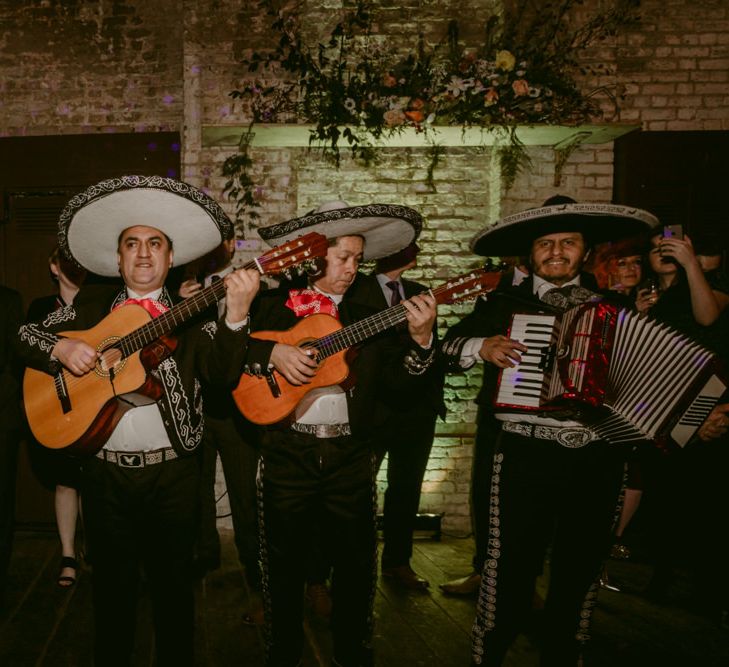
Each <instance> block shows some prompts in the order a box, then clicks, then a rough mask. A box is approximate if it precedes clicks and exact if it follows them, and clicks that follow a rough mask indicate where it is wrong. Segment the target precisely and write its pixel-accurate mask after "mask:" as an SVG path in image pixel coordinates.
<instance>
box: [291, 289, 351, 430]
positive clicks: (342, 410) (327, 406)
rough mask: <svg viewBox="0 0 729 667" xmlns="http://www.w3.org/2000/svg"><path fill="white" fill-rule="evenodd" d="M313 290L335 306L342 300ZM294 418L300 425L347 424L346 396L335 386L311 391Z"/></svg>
mask: <svg viewBox="0 0 729 667" xmlns="http://www.w3.org/2000/svg"><path fill="white" fill-rule="evenodd" d="M313 289H315V290H316V291H317V292H321V293H322V294H324V296H327V297H329V298H330V299H331V300H332V301H333V302H334V303H335V304H336V305H337V306H339V304H340V303H341V302H342V299H343V298H344V295H343V294H327V293H326V292H324V291H323V290H320V289H317V288H316V287H314V288H313ZM294 418H295V421H297V422H299V423H300V424H347V423H348V422H349V410H348V409H347V396H346V394H345V393H344V390H343V389H342V388H341V387H340V386H339V385H337V384H335V385H332V386H330V387H318V388H316V389H312V390H311V391H310V392H309V393H307V394H306V396H304V398H303V399H302V400H301V401H300V402H299V404H298V405H297V406H296V410H295V411H294Z"/></svg>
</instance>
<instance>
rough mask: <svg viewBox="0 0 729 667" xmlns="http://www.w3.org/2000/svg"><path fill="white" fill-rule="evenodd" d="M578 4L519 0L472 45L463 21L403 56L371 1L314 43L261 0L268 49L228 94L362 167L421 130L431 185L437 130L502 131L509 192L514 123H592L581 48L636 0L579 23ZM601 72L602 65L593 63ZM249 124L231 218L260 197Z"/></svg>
mask: <svg viewBox="0 0 729 667" xmlns="http://www.w3.org/2000/svg"><path fill="white" fill-rule="evenodd" d="M583 2H584V0H554V1H552V2H549V1H545V2H540V1H539V0H536V1H535V0H515V1H514V2H512V3H505V4H507V5H509V7H508V8H506V9H504V11H503V13H501V14H499V15H496V14H494V15H492V16H489V17H487V18H486V19H485V21H484V22H483V26H484V27H483V32H482V34H481V39H480V42H479V43H478V44H475V45H465V44H463V43H462V41H461V39H460V34H459V25H458V22H457V21H455V20H453V21H450V23H449V24H448V30H447V34H446V35H445V36H444V38H443V39H442V40H441V41H440V42H439V43H437V44H436V45H435V46H432V47H429V46H427V45H426V42H425V39H424V37H423V35H421V36H420V38H419V39H418V44H417V47H416V48H415V50H414V51H412V52H410V53H407V54H405V55H404V56H403V55H402V52H400V54H399V55H398V52H396V51H393V50H391V49H389V48H382V46H381V45H382V41H381V39H378V38H376V36H375V35H374V34H373V30H372V26H373V20H374V13H373V8H372V5H373V3H372V2H370V1H366V0H359V1H358V2H357V4H356V6H355V7H354V8H353V9H351V10H349V11H345V12H344V14H343V17H342V19H341V21H340V22H338V23H337V25H336V26H335V27H334V29H333V30H332V32H331V34H330V35H329V39H328V40H327V41H326V42H323V43H319V44H317V45H316V46H315V47H309V46H307V45H306V44H305V42H304V41H303V39H302V30H301V25H300V18H301V17H300V15H299V14H298V11H297V10H293V11H285V10H284V9H283V5H282V6H279V5H278V3H277V2H276V0H262V2H260V6H261V7H262V8H263V9H265V11H266V12H267V13H268V14H269V15H270V16H271V17H272V20H273V24H272V27H273V30H274V31H275V32H277V33H278V35H279V39H278V42H277V45H276V46H275V48H272V49H271V50H269V51H266V52H258V51H257V52H254V53H253V54H252V55H251V56H250V58H248V59H247V60H246V61H245V63H244V64H245V65H246V66H247V69H248V72H249V74H250V77H248V78H246V80H245V81H244V82H243V85H242V86H241V88H240V89H239V90H234V91H232V92H231V93H230V95H231V96H232V97H233V98H236V99H242V100H245V101H246V104H247V108H248V109H249V110H250V116H251V121H252V122H251V128H252V127H253V125H254V124H255V123H281V122H284V123H286V122H288V123H307V124H311V125H313V126H314V127H313V129H311V134H310V138H309V145H310V147H312V148H317V149H318V150H320V151H321V152H322V154H323V155H324V156H325V157H327V158H328V159H330V160H331V162H332V163H333V164H334V165H336V166H339V162H340V157H341V150H342V148H343V147H345V148H346V149H348V150H349V152H350V154H351V156H352V157H353V158H354V159H355V160H358V161H360V162H362V163H363V164H366V165H368V164H370V163H371V162H372V161H373V160H374V159H375V156H376V148H375V142H377V140H379V139H381V138H387V137H388V136H391V135H393V134H395V133H398V132H402V131H403V130H404V129H406V128H413V129H414V130H415V131H416V132H422V133H424V135H425V137H426V138H427V141H428V143H430V144H431V151H430V158H431V163H430V166H429V169H428V171H427V179H426V180H427V182H428V184H429V185H430V187H431V188H433V189H434V180H433V174H434V170H435V168H436V166H437V162H438V160H439V158H440V157H441V155H442V152H443V150H442V148H441V147H439V146H438V144H437V133H438V126H444V125H445V126H460V127H461V128H463V129H467V128H472V127H477V128H484V129H486V130H488V131H490V132H494V133H497V135H498V138H499V142H498V143H499V145H500V148H499V151H500V162H501V169H502V180H503V182H504V183H505V186H506V187H507V189H508V188H509V187H510V186H511V185H512V184H513V182H514V179H515V178H516V176H517V175H518V173H519V172H520V171H521V170H522V169H525V168H527V167H528V166H529V156H528V154H527V151H526V149H525V147H524V145H523V144H522V143H521V142H520V141H519V139H518V136H517V132H516V130H517V128H518V127H519V126H520V125H536V124H550V125H575V124H580V123H584V122H589V121H594V120H595V119H596V118H597V117H598V116H599V112H598V105H597V103H596V99H595V97H594V96H593V94H592V93H591V92H587V93H583V92H582V91H581V90H580V88H579V87H578V85H577V82H576V78H575V77H576V76H577V74H578V73H583V74H584V73H585V70H584V69H582V70H581V69H580V67H579V62H578V58H579V56H580V53H581V52H582V51H583V50H584V49H585V48H586V47H588V46H590V45H592V44H594V43H595V42H597V41H598V40H602V39H604V38H605V37H607V36H609V35H613V34H615V32H616V31H617V30H618V28H620V27H621V26H624V25H626V24H628V23H631V22H635V21H636V20H637V17H636V14H635V5H636V4H637V3H636V2H635V0H614V1H613V2H612V4H611V6H610V7H609V8H608V9H606V10H605V11H602V12H600V13H598V14H596V15H594V16H591V17H589V18H587V19H585V20H584V21H582V22H580V23H577V22H576V19H575V17H574V14H575V12H573V11H572V10H574V9H575V8H578V7H580V6H581V5H583ZM595 69H596V70H598V71H600V70H604V66H602V65H597V66H595V67H594V68H593V70H595ZM250 136H251V135H250V129H249V133H248V135H247V138H246V137H244V138H243V140H242V141H241V145H240V149H239V152H238V153H237V154H236V155H233V156H231V157H229V158H228V159H227V160H226V162H225V164H224V168H223V173H224V175H225V176H226V177H228V181H227V182H226V185H225V191H226V192H227V193H228V195H229V196H230V197H231V198H233V199H234V200H235V201H236V202H237V215H238V217H239V219H240V218H242V217H243V216H244V215H248V216H249V217H250V216H251V215H253V216H254V217H255V215H256V214H255V208H256V207H257V206H258V205H259V200H258V197H257V196H256V186H255V183H254V182H253V179H252V178H251V175H250V174H251V169H252V166H253V163H252V160H251V157H250Z"/></svg>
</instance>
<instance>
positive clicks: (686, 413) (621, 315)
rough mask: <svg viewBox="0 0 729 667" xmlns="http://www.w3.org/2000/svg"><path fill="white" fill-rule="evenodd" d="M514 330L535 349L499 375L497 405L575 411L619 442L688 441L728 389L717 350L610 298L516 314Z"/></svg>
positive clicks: (515, 409)
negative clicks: (558, 309) (554, 310)
mask: <svg viewBox="0 0 729 667" xmlns="http://www.w3.org/2000/svg"><path fill="white" fill-rule="evenodd" d="M508 336H509V338H512V339H514V340H518V341H520V342H522V343H523V344H524V345H526V346H527V347H528V348H529V351H528V352H527V353H525V354H523V355H522V360H521V363H519V364H518V365H517V366H515V367H514V368H508V369H504V370H502V371H501V373H500V374H499V381H498V386H497V390H496V395H495V399H494V405H495V407H496V409H497V410H499V411H501V412H512V411H513V412H549V411H565V410H573V411H576V412H579V414H580V417H579V419H580V421H582V422H583V423H584V424H585V425H587V426H589V427H590V428H591V429H592V430H593V431H595V432H596V433H597V434H598V435H599V436H600V438H602V439H604V440H607V441H608V442H611V443H621V442H632V441H635V440H642V439H648V440H654V441H656V442H658V443H661V444H665V443H666V442H667V441H668V440H669V439H670V440H672V441H674V442H675V443H676V444H678V445H679V446H681V447H683V446H684V445H685V444H686V443H687V442H688V441H689V440H690V439H691V437H692V436H693V435H694V434H695V433H696V431H697V430H698V428H699V427H700V426H701V424H702V423H703V422H704V420H705V419H706V417H707V416H708V414H709V413H710V412H711V410H712V409H713V407H714V406H715V405H716V404H717V402H718V401H719V398H720V397H721V395H722V394H723V393H724V391H725V390H726V388H727V383H726V382H725V380H724V379H723V378H722V376H721V375H720V371H719V364H718V361H717V359H716V355H715V354H714V353H712V352H710V351H709V350H707V349H706V348H704V347H702V346H701V345H699V344H698V343H697V342H695V341H694V340H692V339H690V338H688V337H687V336H684V335H683V334H680V333H678V332H677V331H675V330H674V329H671V328H670V327H668V326H666V325H665V324H662V323H660V322H658V321H656V320H654V319H651V318H650V317H645V316H643V315H640V314H639V313H635V312H632V311H628V310H625V309H621V308H618V307H616V306H615V305H613V304H610V303H606V302H597V303H586V304H583V305H581V306H577V307H575V308H572V309H570V310H567V311H565V312H564V313H561V314H558V315H544V314H526V313H525V314H515V315H513V317H512V321H511V326H510V328H509V333H508Z"/></svg>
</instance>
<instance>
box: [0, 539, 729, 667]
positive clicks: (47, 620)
mask: <svg viewBox="0 0 729 667" xmlns="http://www.w3.org/2000/svg"><path fill="white" fill-rule="evenodd" d="M223 542H224V562H223V565H222V567H221V568H220V569H219V570H217V571H216V572H213V573H211V574H209V575H208V576H207V577H206V578H205V579H204V580H203V581H201V583H200V585H199V587H198V591H197V594H198V607H197V609H198V611H197V613H198V627H197V635H196V640H197V649H196V654H197V656H196V657H197V664H198V665H200V666H205V667H229V666H230V667H234V666H236V667H237V666H242V665H245V666H246V667H257V666H258V665H262V664H263V649H262V641H261V633H260V629H259V628H257V627H255V626H250V625H246V624H245V623H244V620H243V619H244V614H245V611H246V609H247V607H248V596H247V593H246V590H245V585H244V579H243V575H242V571H241V569H240V567H239V566H238V564H237V561H236V559H235V555H234V547H233V544H232V536H231V535H230V534H229V533H226V534H224V535H223ZM471 546H472V545H471V541H470V540H469V539H456V538H448V537H444V538H443V540H442V541H441V542H435V541H432V540H429V539H421V540H418V541H417V542H416V553H415V556H414V565H415V567H416V569H417V570H418V571H419V572H420V573H422V574H423V575H424V576H426V577H427V578H428V579H430V581H431V591H430V592H429V593H421V594H413V593H405V592H402V591H400V590H398V589H395V588H392V587H391V586H388V585H387V583H386V582H384V581H380V583H379V587H378V595H377V600H376V613H377V625H376V636H375V650H376V656H377V662H376V664H377V666H378V667H395V666H397V667H402V666H407V667H417V666H422V667H435V666H439V667H465V666H466V665H468V664H469V631H470V626H471V622H472V619H473V607H474V600H471V599H458V598H449V597H447V596H444V595H442V594H441V592H440V591H439V590H438V587H437V584H439V583H442V582H444V581H447V580H448V579H450V578H453V577H455V576H459V575H461V574H464V573H466V572H467V571H468V569H469V568H468V564H469V561H470V556H471ZM59 560H60V554H59V549H58V546H57V543H56V539H55V536H54V535H53V534H52V533H49V532H29V531H21V532H19V533H18V534H17V536H16V543H15V550H14V555H13V560H12V563H11V569H10V577H11V580H10V583H9V591H8V598H7V600H6V609H5V610H4V611H3V612H2V614H0V665H2V666H3V667H30V666H38V667H40V666H44V667H86V666H87V665H90V664H91V659H90V645H91V613H90V610H91V590H90V583H89V573H88V571H86V570H82V571H81V573H80V577H79V581H78V584H77V585H76V586H74V587H73V588H71V589H68V590H64V589H61V588H59V587H58V586H57V585H56V583H55V578H56V574H57V566H58V562H59ZM609 567H610V573H611V575H612V576H613V579H615V580H619V581H620V583H621V585H622V586H623V590H622V591H621V592H619V593H614V592H610V591H605V590H603V591H601V593H600V602H599V606H598V610H597V612H596V615H595V621H594V624H593V637H594V639H593V642H592V645H591V648H590V649H589V652H588V653H587V654H586V657H585V665H586V667H638V666H641V667H645V666H647V665H662V666H664V667H665V666H674V665H675V666H679V665H680V666H682V667H715V666H716V667H718V666H719V665H722V666H724V667H726V665H729V630H727V629H722V628H721V627H720V626H719V625H718V624H717V623H716V622H715V620H714V619H711V618H708V617H707V616H706V615H704V614H702V613H699V612H697V611H691V610H690V609H689V608H688V601H687V600H685V599H682V597H681V592H680V590H681V589H680V582H679V588H678V589H677V590H678V592H677V593H676V594H675V595H674V598H673V599H671V601H670V603H668V604H664V605H657V604H654V603H652V602H649V601H648V600H646V599H645V598H644V597H643V596H642V595H640V592H641V591H642V589H643V587H644V586H645V584H646V582H647V579H648V576H649V574H650V570H649V568H648V567H647V566H646V565H644V564H641V563H635V562H631V561H610V563H609ZM540 586H543V582H540ZM140 610H141V613H140V620H139V632H138V637H137V644H138V646H137V651H136V659H135V665H139V666H144V667H147V666H148V665H151V664H152V659H151V655H152V648H153V647H152V638H151V632H150V626H149V621H148V619H149V606H148V601H147V599H146V597H145V596H144V595H141V596H140ZM306 636H307V640H308V644H307V648H306V656H305V667H317V666H319V665H328V664H329V662H328V659H327V658H328V655H329V643H328V636H327V627H326V623H325V622H323V621H321V620H319V619H317V618H316V617H313V616H312V617H311V618H307V621H306ZM536 665H537V656H536V652H535V648H534V643H533V642H532V640H531V639H530V638H529V637H528V636H522V637H520V638H519V639H518V641H517V642H516V644H515V646H514V647H513V649H512V651H511V653H510V655H509V658H508V663H507V667H532V666H536Z"/></svg>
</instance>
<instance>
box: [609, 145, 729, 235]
mask: <svg viewBox="0 0 729 667" xmlns="http://www.w3.org/2000/svg"><path fill="white" fill-rule="evenodd" d="M727 155H729V132H722V131H716V132H708V131H707V132H633V133H630V134H626V135H624V136H622V137H620V138H619V139H617V140H616V142H615V172H614V174H615V176H614V199H615V203H617V204H627V205H631V206H638V207H640V208H645V209H646V210H648V211H651V212H652V213H654V214H655V215H657V216H658V218H659V219H660V221H661V224H663V225H675V224H678V225H683V227H684V229H685V231H686V233H687V234H688V235H689V236H690V237H691V238H692V240H695V239H696V238H697V237H699V236H702V235H709V236H711V238H713V239H715V240H716V242H717V243H718V244H721V245H722V246H723V248H724V249H726V247H727V245H728V242H729V224H727V223H728V222H729V221H728V220H727V212H726V206H725V202H724V201H723V197H722V196H721V193H722V192H724V189H725V188H726V181H727V176H726V175H727V168H726V159H727Z"/></svg>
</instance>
